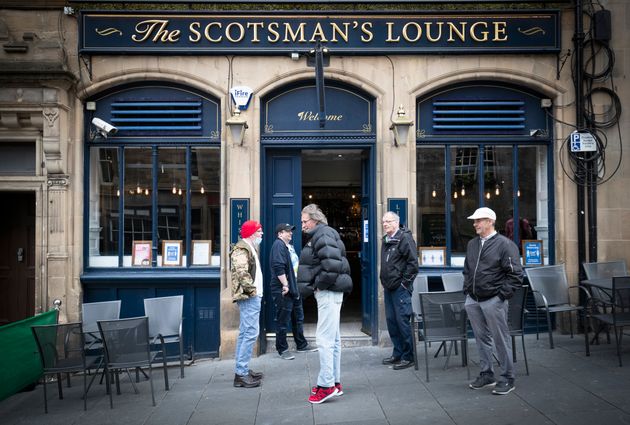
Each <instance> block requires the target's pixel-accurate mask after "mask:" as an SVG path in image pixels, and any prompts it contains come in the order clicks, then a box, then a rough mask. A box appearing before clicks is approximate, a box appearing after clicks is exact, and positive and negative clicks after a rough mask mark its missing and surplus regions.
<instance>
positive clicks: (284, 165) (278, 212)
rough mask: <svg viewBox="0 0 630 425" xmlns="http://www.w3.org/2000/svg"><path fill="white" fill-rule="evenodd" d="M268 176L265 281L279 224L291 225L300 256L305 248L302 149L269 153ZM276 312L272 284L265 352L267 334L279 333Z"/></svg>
mask: <svg viewBox="0 0 630 425" xmlns="http://www.w3.org/2000/svg"><path fill="white" fill-rule="evenodd" d="M265 165H266V168H265V175H264V177H263V178H264V182H263V186H264V193H265V199H264V200H263V205H264V208H263V209H262V211H261V216H262V220H263V223H262V224H263V230H264V237H263V242H262V250H261V253H262V255H261V258H262V264H261V267H262V269H263V273H264V275H265V278H264V282H265V283H267V282H269V281H270V279H271V271H270V268H269V252H270V251H271V245H272V244H273V242H274V241H275V239H276V237H277V235H276V233H275V232H274V230H275V227H276V225H277V224H278V223H291V224H293V225H294V226H295V228H296V230H295V231H294V232H293V245H294V246H295V250H296V251H297V253H298V255H299V254H300V250H301V247H302V232H301V231H300V230H299V229H300V228H301V224H300V217H301V214H300V212H301V211H302V158H301V155H300V151H299V150H273V149H269V150H267V156H266V162H265ZM275 329H276V325H275V309H274V307H273V301H272V298H271V291H270V290H269V285H268V284H267V285H266V286H265V290H264V292H263V308H262V312H261V330H260V347H261V352H263V353H264V352H265V351H266V349H267V347H266V342H267V340H266V334H267V332H275Z"/></svg>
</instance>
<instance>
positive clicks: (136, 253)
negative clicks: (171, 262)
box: [131, 241, 152, 267]
mask: <svg viewBox="0 0 630 425" xmlns="http://www.w3.org/2000/svg"><path fill="white" fill-rule="evenodd" d="M151 255H152V250H151V241H133V249H132V252H131V265H132V266H138V267H150V266H151Z"/></svg>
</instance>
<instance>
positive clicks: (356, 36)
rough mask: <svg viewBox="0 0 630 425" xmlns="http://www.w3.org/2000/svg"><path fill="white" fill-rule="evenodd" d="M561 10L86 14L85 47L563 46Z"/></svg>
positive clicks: (284, 50) (412, 50)
mask: <svg viewBox="0 0 630 425" xmlns="http://www.w3.org/2000/svg"><path fill="white" fill-rule="evenodd" d="M558 21H559V13H558V12H557V11H544V12H531V11H527V12H511V11H510V12H484V13H472V12H471V13H442V12H440V13H427V14H407V15H406V14H402V15H401V14H396V15H393V14H386V13H379V12H376V13H367V12H363V13H361V14H356V13H355V14H348V13H340V12H333V13H331V14H327V15H323V14H317V13H305V12H299V13H298V12H296V13H295V14H288V13H270V12H264V13H262V12H260V13H247V14H244V13H243V14H241V13H233V12H230V13H212V14H207V13H184V12H182V13H173V12H168V13H166V12H165V13H159V12H158V13H155V12H150V13H149V12H135V13H129V12H96V11H95V12H89V11H88V12H82V13H81V17H80V25H81V28H80V46H79V48H80V52H81V53H84V54H85V53H98V54H120V53H126V54H128V53H136V54H150V53H162V54H268V55H289V54H290V53H292V52H297V53H308V52H309V51H310V50H311V49H313V48H314V47H315V45H316V44H317V43H318V42H320V43H322V44H323V45H325V46H326V47H327V48H328V49H329V51H330V53H331V54H354V55H368V54H369V55H376V54H417V53H434V54H444V53H498V52H503V53H513V52H524V51H526V52H558V51H559V50H560V35H559V34H560V33H559V24H558Z"/></svg>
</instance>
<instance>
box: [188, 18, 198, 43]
mask: <svg viewBox="0 0 630 425" xmlns="http://www.w3.org/2000/svg"><path fill="white" fill-rule="evenodd" d="M200 26H201V24H200V23H199V22H191V23H190V25H189V26H188V29H189V30H190V32H191V33H192V34H193V35H194V37H193V35H189V36H188V41H190V42H191V43H199V41H200V40H201V33H200V32H199V31H198V29H199V27H200Z"/></svg>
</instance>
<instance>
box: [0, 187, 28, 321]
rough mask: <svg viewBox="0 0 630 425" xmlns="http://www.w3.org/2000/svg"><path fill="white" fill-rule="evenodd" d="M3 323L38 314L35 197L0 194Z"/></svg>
mask: <svg viewBox="0 0 630 425" xmlns="http://www.w3.org/2000/svg"><path fill="white" fill-rule="evenodd" d="M0 205H1V207H0V324H5V323H10V322H15V321H17V320H21V319H25V318H27V317H31V316H33V315H34V314H35V195H34V194H33V193H22V192H0Z"/></svg>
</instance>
